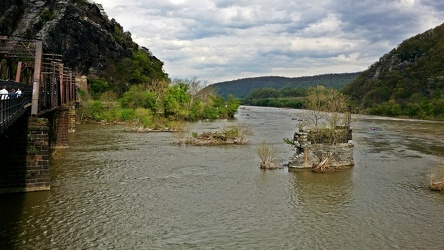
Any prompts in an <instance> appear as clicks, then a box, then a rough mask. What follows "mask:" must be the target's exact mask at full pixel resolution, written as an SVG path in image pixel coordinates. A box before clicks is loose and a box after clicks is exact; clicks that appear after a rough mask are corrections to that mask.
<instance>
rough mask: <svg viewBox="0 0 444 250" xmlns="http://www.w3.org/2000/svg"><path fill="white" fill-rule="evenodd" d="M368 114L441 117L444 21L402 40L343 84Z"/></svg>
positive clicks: (345, 89)
mask: <svg viewBox="0 0 444 250" xmlns="http://www.w3.org/2000/svg"><path fill="white" fill-rule="evenodd" d="M343 90H344V92H345V93H346V94H348V95H350V96H351V97H352V100H353V101H354V103H355V104H356V106H358V107H360V108H361V109H363V110H364V112H366V113H369V114H376V115H384V116H407V117H416V118H422V119H441V120H443V119H444V24H441V25H439V26H437V27H435V28H434V29H430V30H428V31H426V32H424V33H422V34H418V35H416V36H414V37H412V38H410V39H407V40H405V41H404V42H402V43H401V44H399V45H398V46H397V47H396V48H394V49H393V50H392V51H390V52H389V53H387V54H385V55H384V56H382V57H381V58H380V59H379V61H378V62H376V63H374V64H373V65H371V66H370V67H369V69H367V70H366V71H364V72H363V73H362V74H360V75H359V76H358V77H357V78H356V79H355V80H354V81H353V82H351V83H350V84H348V85H347V86H345V87H344V89H343Z"/></svg>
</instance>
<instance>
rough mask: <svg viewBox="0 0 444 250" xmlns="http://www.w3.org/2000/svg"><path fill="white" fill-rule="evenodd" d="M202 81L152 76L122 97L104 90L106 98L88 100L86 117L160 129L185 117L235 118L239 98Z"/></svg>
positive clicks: (85, 106) (183, 119)
mask: <svg viewBox="0 0 444 250" xmlns="http://www.w3.org/2000/svg"><path fill="white" fill-rule="evenodd" d="M200 89H202V86H201V83H200V81H198V80H197V79H196V78H193V79H192V80H188V79H185V80H182V79H176V80H174V81H173V82H172V83H170V82H169V81H166V80H153V81H151V82H150V83H145V84H137V85H132V86H131V87H130V88H129V90H128V91H127V92H125V93H124V94H123V95H122V97H120V98H118V99H117V98H116V99H115V100H113V101H110V100H109V97H110V96H116V95H113V94H110V91H107V92H105V93H102V94H101V95H100V96H101V97H100V99H102V100H103V99H104V98H102V97H106V99H107V102H106V105H105V102H102V101H99V100H88V101H86V102H84V103H85V105H84V108H83V110H82V112H81V113H82V114H83V120H90V121H96V122H97V121H104V122H120V121H122V122H137V123H141V124H142V125H143V126H144V127H150V128H155V129H160V128H162V127H169V128H171V127H174V126H175V124H176V125H177V123H178V122H179V123H180V122H182V121H194V120H199V119H218V118H221V119H222V118H232V117H234V114H235V113H236V112H237V109H238V107H239V102H238V100H237V99H235V98H234V97H233V96H229V97H228V99H227V100H225V99H224V98H222V97H219V96H217V95H216V94H214V92H211V91H209V90H208V88H206V90H205V91H203V92H200V91H199V90H200Z"/></svg>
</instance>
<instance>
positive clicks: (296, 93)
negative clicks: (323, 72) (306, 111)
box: [242, 87, 307, 108]
mask: <svg viewBox="0 0 444 250" xmlns="http://www.w3.org/2000/svg"><path fill="white" fill-rule="evenodd" d="M306 92H307V90H306V89H303V88H300V87H297V88H290V87H287V88H284V89H273V88H264V89H254V90H253V91H251V92H250V93H249V94H248V95H247V96H246V97H245V99H243V100H242V104H244V105H251V106H264V107H277V108H301V107H302V97H303V96H305V95H306Z"/></svg>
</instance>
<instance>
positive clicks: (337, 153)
mask: <svg viewBox="0 0 444 250" xmlns="http://www.w3.org/2000/svg"><path fill="white" fill-rule="evenodd" d="M309 133H310V131H299V132H296V133H295V135H294V139H293V143H294V146H295V154H294V155H293V157H291V158H290V160H289V162H288V168H289V169H302V168H313V167H314V166H317V165H318V164H319V163H320V162H321V161H322V160H324V159H326V158H327V157H328V158H329V159H328V166H329V168H330V169H331V170H339V169H344V168H349V167H351V166H353V165H354V159H353V147H354V146H353V142H352V140H348V141H347V142H342V141H341V142H339V143H334V144H332V143H312V142H311V141H309V140H308V139H307V138H309V137H310V136H309ZM349 133H350V135H349V136H348V137H347V138H351V133H352V131H351V130H349Z"/></svg>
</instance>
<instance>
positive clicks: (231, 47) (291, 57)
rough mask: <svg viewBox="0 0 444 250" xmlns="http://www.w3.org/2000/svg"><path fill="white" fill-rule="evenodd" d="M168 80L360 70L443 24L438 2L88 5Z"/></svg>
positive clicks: (120, 1)
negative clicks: (100, 10) (146, 53)
mask: <svg viewBox="0 0 444 250" xmlns="http://www.w3.org/2000/svg"><path fill="white" fill-rule="evenodd" d="M93 2H96V3H99V4H102V6H103V7H104V9H105V12H106V13H107V15H108V17H109V18H110V19H111V18H114V19H115V20H116V21H117V22H118V23H120V24H121V25H122V26H123V28H124V30H125V31H129V32H130V33H131V34H132V38H133V40H134V41H135V42H136V43H138V44H139V45H140V46H144V47H146V48H148V49H149V50H150V51H151V52H152V53H153V54H154V56H156V57H157V58H158V59H160V60H161V61H163V62H164V70H165V72H166V73H168V74H169V77H170V78H171V79H176V78H179V79H191V78H194V77H195V78H197V79H198V80H200V81H202V82H206V83H208V84H212V83H217V82H221V81H229V80H235V79H240V78H248V77H257V76H285V77H299V76H312V75H319V74H328V73H348V72H358V71H363V70H366V69H367V68H368V67H369V66H370V65H371V64H373V63H374V62H376V61H378V60H379V58H380V57H381V56H383V55H384V54H386V53H388V52H389V51H390V50H392V49H393V48H395V47H396V46H397V45H398V44H400V43H401V42H402V41H404V40H406V39H408V38H410V37H412V36H414V35H416V34H419V33H423V32H425V31H427V30H428V29H431V28H434V27H436V26H438V25H440V24H442V23H443V22H444V1H442V0H311V1H310V0H308V1H307V0H293V1H291V0H290V1H289V0H213V1H209V0H162V1H159V0H94V1H93Z"/></svg>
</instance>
